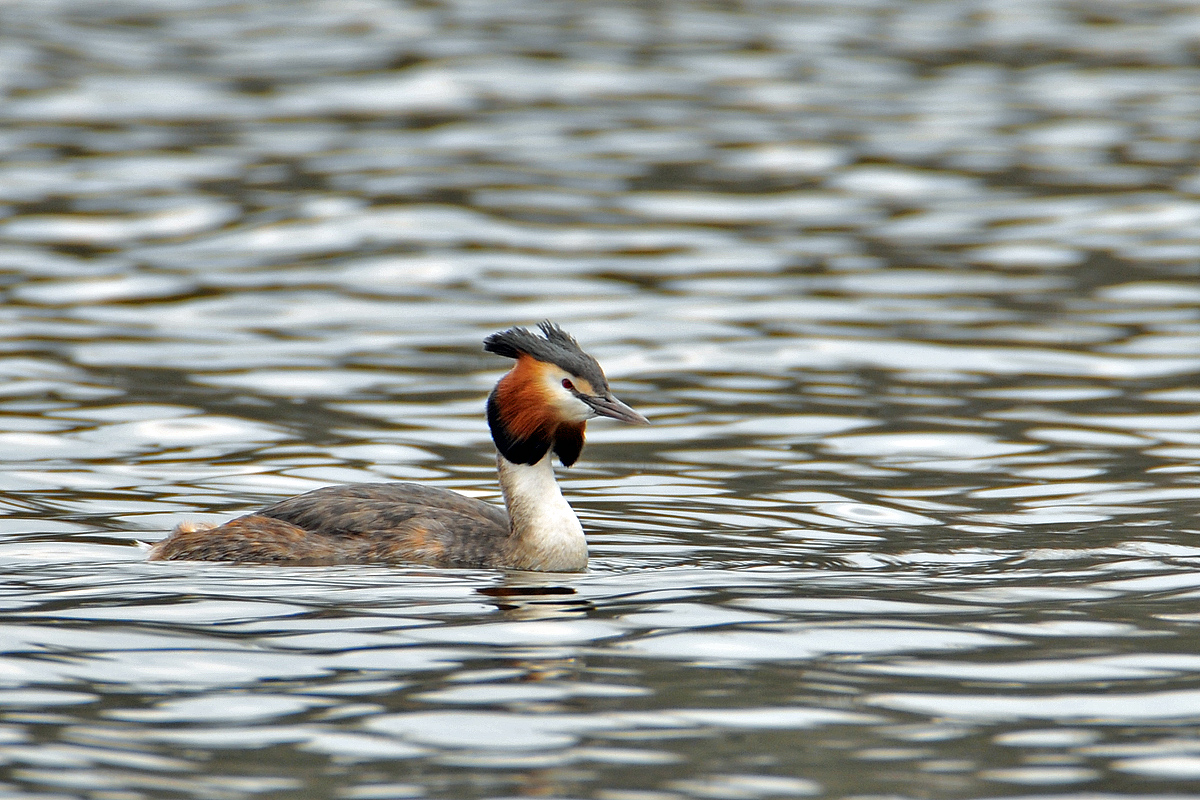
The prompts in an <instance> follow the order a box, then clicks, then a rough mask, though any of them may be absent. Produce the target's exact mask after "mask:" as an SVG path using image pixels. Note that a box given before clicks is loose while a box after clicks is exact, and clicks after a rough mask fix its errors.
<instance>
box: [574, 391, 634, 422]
mask: <svg viewBox="0 0 1200 800" xmlns="http://www.w3.org/2000/svg"><path fill="white" fill-rule="evenodd" d="M579 399H580V400H582V401H583V402H585V403H587V404H588V405H589V406H591V407H592V411H595V412H596V414H598V415H599V416H601V417H611V418H612V419H619V420H621V422H628V423H630V424H632V425H649V424H650V420H648V419H646V418H645V417H643V416H642V415H641V414H639V413H638V412H636V411H634V410H633V409H632V408H630V407H629V406H627V405H625V404H624V403H622V402H621V401H620V400H618V399H617V398H615V397H613V396H612V395H611V394H606V395H604V396H603V397H591V396H587V395H580V396H579Z"/></svg>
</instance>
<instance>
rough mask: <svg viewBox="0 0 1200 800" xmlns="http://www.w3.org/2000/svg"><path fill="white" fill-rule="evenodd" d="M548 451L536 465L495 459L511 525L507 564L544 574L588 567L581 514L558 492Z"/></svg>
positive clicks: (501, 458) (502, 457)
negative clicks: (577, 514)
mask: <svg viewBox="0 0 1200 800" xmlns="http://www.w3.org/2000/svg"><path fill="white" fill-rule="evenodd" d="M550 458H551V452H550V451H547V452H546V455H545V456H544V457H543V458H542V460H541V461H539V462H538V463H536V464H532V465H529V464H514V463H512V462H511V461H509V460H508V459H506V458H505V457H504V456H497V457H496V465H497V469H498V471H499V473H500V489H501V490H502V491H503V492H504V505H505V506H507V507H508V518H509V525H510V527H511V529H512V545H511V546H512V552H511V559H510V564H509V566H511V567H514V568H516V569H529V570H542V571H546V572H578V571H580V570H583V569H586V568H587V560H588V554H587V540H586V539H584V537H583V526H582V525H580V524H579V518H578V517H576V516H575V512H574V511H573V510H572V509H571V506H570V505H569V504H568V503H567V501H566V498H564V497H563V496H562V492H561V491H559V488H558V481H556V480H555V479H554V468H553V467H552V466H551V465H550Z"/></svg>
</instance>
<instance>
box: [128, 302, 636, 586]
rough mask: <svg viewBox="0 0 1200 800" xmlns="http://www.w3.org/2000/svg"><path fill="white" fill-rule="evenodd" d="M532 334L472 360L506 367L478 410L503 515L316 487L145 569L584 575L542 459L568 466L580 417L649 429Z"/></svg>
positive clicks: (574, 355)
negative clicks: (307, 567) (215, 565)
mask: <svg viewBox="0 0 1200 800" xmlns="http://www.w3.org/2000/svg"><path fill="white" fill-rule="evenodd" d="M538 327H539V328H540V329H541V331H542V334H543V335H542V336H538V335H537V334H534V333H531V332H530V331H528V330H526V329H525V328H509V329H508V330H506V331H501V332H500V333H493V334H492V335H491V336H488V337H487V338H486V339H484V340H483V349H484V350H487V351H488V352H492V353H496V354H497V355H501V356H505V357H507V358H513V359H516V362H517V363H516V364H515V365H514V366H513V368H512V369H511V370H509V372H508V373H507V374H506V375H505V376H504V377H503V378H501V379H500V381H499V382H498V383H497V384H496V388H495V389H493V390H492V393H491V395H489V396H488V401H487V419H488V426H489V427H490V428H491V430H492V441H494V442H495V443H496V450H497V451H498V454H497V456H496V464H497V468H498V471H499V473H500V488H501V490H502V491H503V493H504V505H505V507H506V508H507V509H508V513H507V514H506V513H505V511H504V510H503V509H500V508H498V507H496V506H494V505H492V504H490V503H485V502H483V501H482V500H476V499H474V498H470V497H466V496H464V495H461V494H458V493H457V492H451V491H448V490H446V489H434V488H431V487H428V486H421V485H419V484H415V483H362V484H349V485H346V486H326V487H324V488H322V489H316V490H314V491H311V492H307V493H305V494H302V495H299V496H297V497H292V498H289V499H287V500H282V501H280V502H278V503H275V504H274V505H270V506H267V507H266V508H264V509H262V510H260V511H255V512H254V513H252V514H247V515H246V516H244V517H238V518H237V519H234V520H231V521H229V522H226V523H225V524H223V525H217V526H212V525H199V524H188V523H184V524H181V525H179V526H178V527H176V528H175V530H174V531H172V533H171V535H170V536H168V537H167V538H166V539H164V540H163V541H161V542H159V543H158V544H156V545H154V547H153V548H151V550H150V556H149V557H150V560H152V561H167V560H171V561H234V562H250V563H261V564H379V563H402V562H417V563H422V564H431V565H438V566H458V567H507V568H511V569H523V570H541V571H545V572H577V571H580V570H583V569H586V568H587V560H588V553H587V541H586V539H584V536H583V527H582V526H581V525H580V524H579V518H578V517H576V516H575V512H574V511H573V510H571V506H570V505H569V504H568V503H567V501H566V500H565V499H564V498H563V496H562V492H560V491H559V488H558V483H557V481H555V480H554V468H553V467H552V466H551V464H550V458H551V454H552V453H553V454H554V455H557V456H558V458H559V460H560V461H561V462H562V464H563V466H565V467H569V466H571V465H572V464H574V463H575V461H576V460H577V459H578V458H579V454H580V452H581V451H582V450H583V436H584V428H585V426H586V424H587V421H588V420H589V419H591V418H592V417H597V416H599V417H611V418H612V419H619V420H621V421H622V422H631V423H634V424H639V425H645V424H648V422H649V421H648V420H647V419H646V418H645V417H643V416H642V415H641V414H639V413H638V412H636V411H634V410H633V409H632V408H630V407H629V406H627V405H625V404H624V403H622V402H621V401H620V400H618V399H617V398H615V397H613V396H612V392H610V391H609V389H608V381H607V379H605V377H604V371H603V370H601V369H600V365H599V364H598V363H597V362H596V359H594V358H592V357H591V356H589V355H588V354H587V353H585V352H583V350H581V349H580V347H579V344H578V343H577V342H576V341H575V339H574V338H573V337H572V336H571V335H570V334H569V333H567V332H566V331H564V330H563V329H562V328H560V327H558V326H557V325H555V324H554V323H552V322H543V323H541V324H540V325H539V326H538Z"/></svg>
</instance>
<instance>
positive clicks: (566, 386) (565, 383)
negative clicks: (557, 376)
mask: <svg viewBox="0 0 1200 800" xmlns="http://www.w3.org/2000/svg"><path fill="white" fill-rule="evenodd" d="M563 388H564V389H566V390H567V391H569V392H573V391H575V384H573V383H571V381H570V380H569V379H567V378H563Z"/></svg>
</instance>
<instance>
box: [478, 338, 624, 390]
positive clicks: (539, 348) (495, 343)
mask: <svg viewBox="0 0 1200 800" xmlns="http://www.w3.org/2000/svg"><path fill="white" fill-rule="evenodd" d="M538 329H539V330H541V332H542V334H543V335H542V336H538V335H537V334H536V333H533V332H531V331H530V330H529V329H528V328H509V329H508V330H506V331H500V332H499V333H493V334H492V335H491V336H489V337H487V338H486V339H484V340H483V349H484V350H486V351H487V352H489V353H495V354H496V355H498V356H504V357H505V358H519V357H520V356H521V355H527V356H531V357H532V358H536V359H537V360H538V361H544V362H546V363H547V364H554V365H556V366H559V367H562V368H563V369H565V370H566V371H567V372H569V373H571V374H572V375H578V376H579V377H580V378H583V379H584V380H586V381H587V382H588V383H590V384H591V385H592V387H593V388H594V389H595V390H596V391H597V392H604V391H605V390H607V389H608V381H607V380H606V379H605V377H604V371H603V370H602V369H600V364H598V363H597V362H596V359H594V358H592V357H591V356H589V355H588V354H587V353H585V352H583V349H582V348H581V347H580V346H579V342H577V341H575V337H574V336H572V335H571V334H569V333H567V332H566V331H564V330H563V329H562V328H560V327H558V326H557V325H555V324H554V323H553V322H551V321H549V320H546V321H544V322H541V323H539V324H538Z"/></svg>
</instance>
